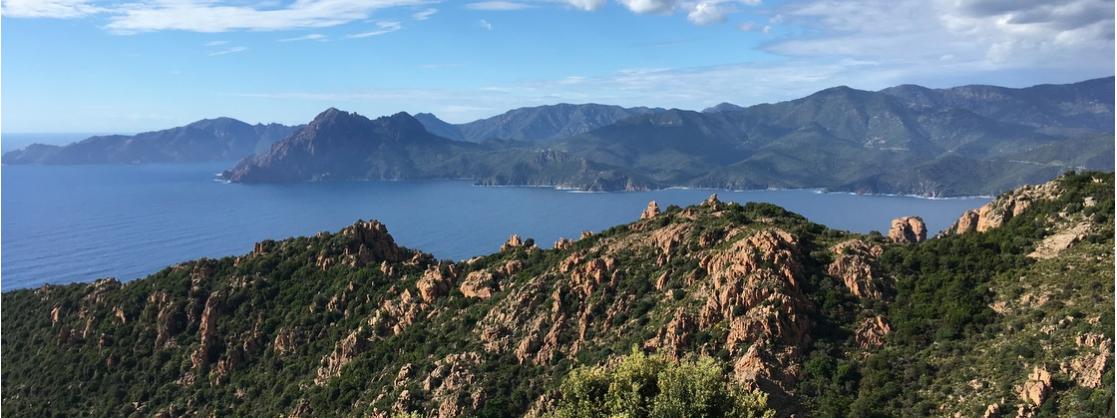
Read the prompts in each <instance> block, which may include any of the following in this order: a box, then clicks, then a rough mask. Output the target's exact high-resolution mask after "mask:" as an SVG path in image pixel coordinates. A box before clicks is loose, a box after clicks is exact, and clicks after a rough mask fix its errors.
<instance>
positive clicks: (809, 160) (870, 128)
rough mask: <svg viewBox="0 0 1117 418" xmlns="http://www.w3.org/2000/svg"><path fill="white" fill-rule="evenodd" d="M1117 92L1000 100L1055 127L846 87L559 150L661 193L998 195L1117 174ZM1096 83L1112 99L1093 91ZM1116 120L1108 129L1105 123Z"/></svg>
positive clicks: (637, 125) (649, 121)
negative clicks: (1116, 105) (1084, 173)
mask: <svg viewBox="0 0 1117 418" xmlns="http://www.w3.org/2000/svg"><path fill="white" fill-rule="evenodd" d="M1107 83H1108V87H1106V85H1107ZM1112 84H1113V79H1112V78H1109V79H1102V80H1093V81H1088V82H1084V83H1077V84H1073V85H1067V86H1045V87H1043V89H1042V90H1043V91H1045V92H1046V93H1047V94H1046V95H1039V94H1035V93H1034V92H1035V91H1036V90H1035V89H1037V88H1030V89H999V91H1001V92H1002V94H1000V95H998V96H995V97H994V98H991V99H989V100H993V101H994V102H995V103H1004V100H1003V99H1002V98H1003V97H1006V96H1007V97H1024V98H1028V97H1031V98H1032V99H1031V101H1030V103H1031V104H1030V105H1025V104H1021V103H1023V102H1022V101H1021V100H1022V99H1021V100H1017V101H1016V102H1015V103H1016V104H1015V106H1017V107H1019V108H1022V109H1023V108H1031V109H1059V111H1054V110H1053V111H1050V112H1048V113H1045V115H1047V116H1046V118H1045V119H1042V118H1038V117H1036V118H1033V119H1031V120H1033V121H1034V120H1046V122H1044V123H1042V124H1038V125H1037V123H1036V122H1032V123H1030V124H1024V123H1020V122H1019V121H1018V120H1017V118H1016V117H1015V116H1014V115H1015V114H1013V113H1011V112H1010V113H1009V115H1004V114H1002V113H1001V112H993V111H990V110H989V109H992V108H993V107H995V106H994V105H993V104H989V105H987V106H982V105H981V98H980V97H977V98H972V99H971V100H970V101H969V102H966V103H965V106H961V105H960V106H958V107H955V106H951V105H950V104H929V105H928V104H926V103H928V102H922V103H915V102H913V101H910V100H902V99H901V98H898V97H896V96H895V95H893V94H888V93H883V92H870V91H863V90H856V89H852V88H848V87H835V88H831V89H826V90H823V91H820V92H818V93H815V94H812V95H810V96H808V97H805V98H802V99H797V100H792V101H787V102H781V103H775V104H763V105H757V106H751V107H747V108H738V109H734V108H733V107H732V106H720V109H723V110H720V111H706V112H702V113H699V112H688V111H678V110H674V111H667V112H662V113H657V114H650V115H641V116H636V117H632V118H629V119H626V120H624V121H621V122H618V123H617V124H614V125H611V126H607V127H604V128H600V129H597V130H594V131H591V132H588V133H586V134H583V135H579V136H577V137H573V138H569V139H565V140H560V141H557V142H556V143H554V144H553V145H552V147H554V148H556V149H561V150H563V151H564V152H567V153H570V154H571V155H577V156H583V157H585V158H588V159H590V160H593V161H600V162H606V163H609V164H613V165H616V166H618V167H621V168H626V169H629V170H632V171H633V172H636V173H640V174H642V175H644V176H646V177H647V178H649V179H650V180H651V181H653V182H654V184H655V185H656V186H658V187H667V186H692V187H714V188H729V189H757V188H771V187H776V188H825V189H829V190H841V191H855V192H865V193H905V194H920V195H929V196H946V195H965V194H992V193H996V192H999V191H1003V190H1007V189H1010V188H1012V187H1015V186H1017V185H1020V184H1024V183H1029V182H1033V183H1034V182H1039V181H1044V180H1047V179H1050V178H1052V177H1054V176H1055V175H1057V174H1058V173H1060V172H1062V171H1065V170H1071V169H1081V168H1089V169H1102V170H1113V149H1114V140H1113V134H1112V124H1113V106H1112V101H1110V102H1108V103H1107V102H1104V100H1105V97H1106V96H1107V95H1108V96H1109V97H1110V98H1111V97H1112ZM1084 85H1085V86H1094V87H1097V88H1100V89H1102V90H1104V91H1099V92H1096V93H1094V94H1093V95H1091V94H1090V93H1089V92H1090V90H1089V89H1084V88H1083V87H1082V86H1084ZM1059 87H1065V89H1066V90H1067V91H1062V90H1061V89H1060V88H1059ZM928 91H930V92H932V93H933V92H934V91H933V90H928ZM1020 91H1025V93H1021V92H1020ZM1028 92H1030V93H1028ZM931 103H937V102H931ZM970 108H972V109H985V111H984V112H983V113H984V114H979V113H977V112H976V111H974V110H969V109H970ZM1074 109H1079V110H1074ZM1107 118H1108V121H1109V122H1108V125H1107V124H1105V123H1101V122H1098V120H1104V119H1107Z"/></svg>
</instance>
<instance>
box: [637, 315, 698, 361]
mask: <svg viewBox="0 0 1117 418" xmlns="http://www.w3.org/2000/svg"><path fill="white" fill-rule="evenodd" d="M694 331H695V323H694V318H693V317H692V316H691V315H690V313H688V312H687V311H686V309H683V308H679V309H677V310H675V316H674V317H673V318H672V319H671V321H670V322H668V323H667V326H666V327H664V328H662V329H660V330H659V334H658V335H656V336H655V337H654V338H652V339H650V340H648V341H647V342H645V343H644V347H645V348H650V349H654V350H656V351H657V352H659V353H662V354H666V355H668V356H671V357H672V358H674V359H676V360H678V359H679V358H680V356H682V355H683V353H684V352H685V351H686V349H687V347H688V346H689V344H690V340H691V335H692V334H693V333H694Z"/></svg>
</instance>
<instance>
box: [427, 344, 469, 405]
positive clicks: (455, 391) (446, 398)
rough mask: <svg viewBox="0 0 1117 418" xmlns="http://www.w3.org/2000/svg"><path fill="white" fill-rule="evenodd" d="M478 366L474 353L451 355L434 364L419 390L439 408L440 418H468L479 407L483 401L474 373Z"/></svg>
mask: <svg viewBox="0 0 1117 418" xmlns="http://www.w3.org/2000/svg"><path fill="white" fill-rule="evenodd" d="M480 364H481V356H480V355H479V354H477V353H473V352H467V353H461V354H450V355H448V356H446V357H444V358H442V359H441V360H438V361H436V362H435V363H434V369H433V370H431V372H430V374H429V375H427V378H426V379H424V380H423V385H422V387H423V391H424V392H426V393H427V395H428V396H429V397H430V399H431V400H432V401H433V402H434V403H435V404H436V405H438V409H437V416H438V417H439V418H450V417H457V416H467V415H468V413H469V412H470V411H473V410H476V409H477V408H479V407H480V406H481V404H482V402H483V401H484V398H483V397H482V392H481V391H480V390H478V389H479V388H476V387H475V385H476V382H477V378H476V377H475V374H474V373H475V370H476V368H477V367H478V366H479V365H480Z"/></svg>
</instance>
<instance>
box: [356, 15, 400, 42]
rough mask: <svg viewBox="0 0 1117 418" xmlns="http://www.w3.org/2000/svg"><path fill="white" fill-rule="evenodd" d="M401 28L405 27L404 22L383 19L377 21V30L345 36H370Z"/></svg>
mask: <svg viewBox="0 0 1117 418" xmlns="http://www.w3.org/2000/svg"><path fill="white" fill-rule="evenodd" d="M400 29H403V24H402V23H400V22H398V21H395V20H381V21H379V22H376V30H371V31H368V32H360V33H354V34H351V35H345V37H346V38H350V39H355V38H368V37H370V36H380V35H383V34H386V33H392V32H395V31H397V30H400Z"/></svg>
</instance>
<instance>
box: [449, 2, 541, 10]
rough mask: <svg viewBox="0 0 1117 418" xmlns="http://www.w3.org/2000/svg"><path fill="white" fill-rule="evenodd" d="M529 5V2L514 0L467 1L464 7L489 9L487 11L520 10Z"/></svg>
mask: <svg viewBox="0 0 1117 418" xmlns="http://www.w3.org/2000/svg"><path fill="white" fill-rule="evenodd" d="M529 7H532V6H531V5H530V4H525V3H520V2H515V1H504V0H492V1H479V2H474V3H468V4H466V5H465V8H467V9H471V10H489V11H509V10H522V9H527V8H529Z"/></svg>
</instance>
